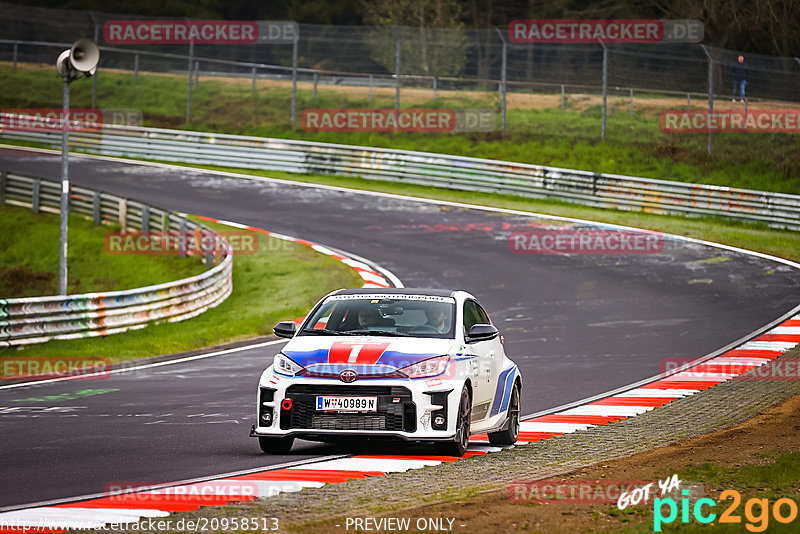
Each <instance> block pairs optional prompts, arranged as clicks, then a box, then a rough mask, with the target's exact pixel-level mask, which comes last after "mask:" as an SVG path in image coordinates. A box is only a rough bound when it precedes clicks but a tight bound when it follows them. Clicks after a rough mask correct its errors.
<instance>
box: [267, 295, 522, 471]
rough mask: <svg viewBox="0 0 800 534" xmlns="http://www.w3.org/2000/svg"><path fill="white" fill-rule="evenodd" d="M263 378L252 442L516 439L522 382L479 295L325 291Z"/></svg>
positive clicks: (454, 446) (281, 328) (462, 446)
mask: <svg viewBox="0 0 800 534" xmlns="http://www.w3.org/2000/svg"><path fill="white" fill-rule="evenodd" d="M275 333H276V334H277V335H279V336H281V337H287V338H290V339H291V340H290V341H289V343H287V344H286V346H285V347H284V348H283V350H281V352H280V353H279V354H277V355H275V358H274V361H273V364H272V365H271V366H269V367H268V368H267V369H266V370H265V371H264V373H263V374H262V375H261V379H260V381H259V389H258V408H257V416H258V423H257V424H256V425H254V426H253V429H252V430H251V436H253V437H257V438H258V440H259V444H260V445H261V449H262V450H263V451H264V452H266V453H281V452H287V451H288V450H289V449H291V447H292V443H293V441H294V439H295V438H303V439H309V440H315V441H337V440H345V439H352V438H356V439H359V440H364V439H397V440H405V441H413V442H433V443H435V444H436V446H437V447H438V448H439V449H440V453H442V454H447V455H454V456H461V455H462V454H464V451H465V450H466V448H467V444H468V442H469V436H470V434H476V433H484V432H487V433H488V434H489V440H490V442H491V443H494V444H498V445H510V444H513V443H514V442H515V441H516V439H517V435H518V433H519V414H520V391H521V388H522V377H521V376H520V373H519V370H518V369H517V366H516V365H515V364H514V362H512V361H511V360H509V359H508V358H507V357H506V355H505V352H504V350H503V339H502V337H501V336H500V335H499V332H498V331H497V328H495V327H494V326H493V325H492V323H491V321H490V320H489V316H488V315H487V314H486V312H485V311H484V309H483V308H482V307H481V305H480V304H479V303H478V301H477V299H475V297H473V296H472V295H470V294H469V293H466V292H464V291H449V290H433V289H410V288H399V289H348V290H339V291H336V292H334V293H331V294H329V295H327V296H326V297H324V298H323V299H322V300H321V301H320V302H319V303H317V305H316V306H315V307H314V308H313V309H312V310H311V312H310V313H309V314H308V316H306V318H305V320H303V322H302V323H301V324H300V326H299V327H297V326H296V324H295V323H294V322H291V321H287V322H282V323H278V324H277V325H276V326H275Z"/></svg>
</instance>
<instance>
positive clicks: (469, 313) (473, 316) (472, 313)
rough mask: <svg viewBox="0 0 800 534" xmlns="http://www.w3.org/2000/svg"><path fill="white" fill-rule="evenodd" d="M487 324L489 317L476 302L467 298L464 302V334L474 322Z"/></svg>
mask: <svg viewBox="0 0 800 534" xmlns="http://www.w3.org/2000/svg"><path fill="white" fill-rule="evenodd" d="M484 323H486V324H488V323H489V317H488V316H487V315H486V312H485V311H483V308H481V307H480V306H479V305H478V303H477V302H475V301H474V300H467V301H465V302H464V335H465V336H466V335H467V334H468V333H469V329H470V328H472V326H473V325H476V324H484Z"/></svg>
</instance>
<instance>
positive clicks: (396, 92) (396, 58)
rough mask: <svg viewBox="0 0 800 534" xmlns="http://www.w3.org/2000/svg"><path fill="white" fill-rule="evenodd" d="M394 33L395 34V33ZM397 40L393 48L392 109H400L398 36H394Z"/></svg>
mask: <svg viewBox="0 0 800 534" xmlns="http://www.w3.org/2000/svg"><path fill="white" fill-rule="evenodd" d="M395 35H396V34H395ZM395 38H396V40H397V42H396V44H395V49H394V79H395V84H394V110H395V111H399V110H400V37H397V36H396V37H395Z"/></svg>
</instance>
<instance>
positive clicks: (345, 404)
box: [317, 397, 378, 412]
mask: <svg viewBox="0 0 800 534" xmlns="http://www.w3.org/2000/svg"><path fill="white" fill-rule="evenodd" d="M317 411H325V412H330V411H334V412H377V411H378V397H317Z"/></svg>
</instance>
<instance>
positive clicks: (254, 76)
mask: <svg viewBox="0 0 800 534" xmlns="http://www.w3.org/2000/svg"><path fill="white" fill-rule="evenodd" d="M252 73H253V87H252V88H251V89H250V92H251V93H253V94H256V68H255V67H253V69H252Z"/></svg>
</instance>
